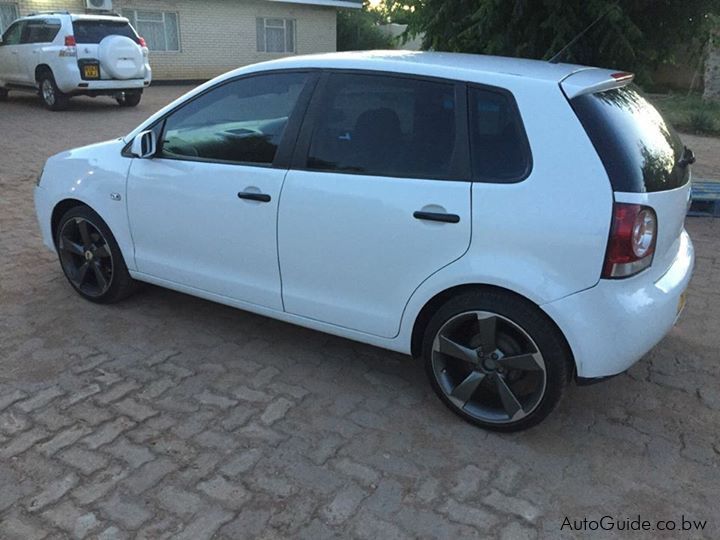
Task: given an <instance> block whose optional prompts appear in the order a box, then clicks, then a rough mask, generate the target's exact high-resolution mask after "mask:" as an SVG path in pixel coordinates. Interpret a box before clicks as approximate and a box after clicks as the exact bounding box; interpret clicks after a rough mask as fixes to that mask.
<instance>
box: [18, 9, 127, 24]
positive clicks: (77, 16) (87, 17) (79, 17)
mask: <svg viewBox="0 0 720 540" xmlns="http://www.w3.org/2000/svg"><path fill="white" fill-rule="evenodd" d="M57 17H70V19H71V20H73V21H119V22H130V21H129V20H128V18H127V17H122V16H120V15H93V14H90V13H69V12H67V11H39V12H37V13H30V14H29V15H26V16H24V17H20V18H19V19H18V20H25V19H48V18H57Z"/></svg>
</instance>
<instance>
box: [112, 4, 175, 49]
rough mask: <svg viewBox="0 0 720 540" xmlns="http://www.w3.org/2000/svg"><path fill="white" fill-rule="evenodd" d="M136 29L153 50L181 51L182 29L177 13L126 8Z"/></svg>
mask: <svg viewBox="0 0 720 540" xmlns="http://www.w3.org/2000/svg"><path fill="white" fill-rule="evenodd" d="M122 13H123V15H124V16H125V17H127V18H128V19H130V23H131V24H132V25H133V27H134V28H135V30H137V31H138V33H139V34H140V35H141V36H142V37H143V38H144V39H145V42H146V43H147V46H148V49H150V50H151V51H179V50H180V30H179V26H178V15H177V13H173V12H169V11H144V10H139V9H124V10H123V12H122Z"/></svg>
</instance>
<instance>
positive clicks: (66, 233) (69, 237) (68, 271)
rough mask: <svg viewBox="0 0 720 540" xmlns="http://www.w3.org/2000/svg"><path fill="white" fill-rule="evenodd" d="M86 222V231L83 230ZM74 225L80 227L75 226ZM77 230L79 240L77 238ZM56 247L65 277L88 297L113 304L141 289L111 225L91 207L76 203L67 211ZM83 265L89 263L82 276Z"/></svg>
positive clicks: (80, 293)
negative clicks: (75, 237) (138, 287)
mask: <svg viewBox="0 0 720 540" xmlns="http://www.w3.org/2000/svg"><path fill="white" fill-rule="evenodd" d="M83 223H85V226H84V228H85V233H83V232H82V230H81V225H82V224H83ZM74 227H75V228H77V231H74V230H73V228H74ZM75 232H77V241H74V239H73V234H74V233H75ZM83 235H85V240H83ZM55 247H56V249H57V252H58V258H59V260H60V266H61V268H62V270H63V273H64V274H65V277H66V278H67V280H68V282H69V283H70V285H71V286H72V288H73V289H75V291H77V293H78V294H79V295H80V296H82V297H83V298H85V299H86V300H89V301H91V302H96V303H98V304H112V303H114V302H119V301H120V300H122V299H124V298H127V297H128V296H130V295H131V294H132V293H133V292H135V290H136V289H137V282H136V281H135V280H134V279H132V277H130V274H129V272H128V269H127V265H126V264H125V259H124V258H123V256H122V252H121V251H120V247H119V246H118V244H117V242H116V240H115V237H114V236H113V234H112V232H111V231H110V228H109V227H108V226H107V224H106V223H105V222H104V221H103V220H102V218H101V217H100V216H99V215H98V214H97V212H95V211H94V210H92V209H91V208H89V207H87V206H76V207H74V208H71V209H70V210H68V211H67V212H65V214H64V215H63V216H62V218H60V221H59V223H58V225H57V229H56V231H55ZM88 252H90V253H89V254H88ZM108 260H109V268H108ZM83 266H86V267H85V269H84V274H82V276H83V277H82V278H81V277H80V276H81V272H82V271H83V270H82V267H83ZM98 272H99V274H98ZM103 279H104V280H105V283H103V282H102V280H103Z"/></svg>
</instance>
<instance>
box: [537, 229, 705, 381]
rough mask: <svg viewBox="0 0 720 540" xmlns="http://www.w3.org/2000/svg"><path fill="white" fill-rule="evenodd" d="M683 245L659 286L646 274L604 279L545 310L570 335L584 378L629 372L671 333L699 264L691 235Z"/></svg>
mask: <svg viewBox="0 0 720 540" xmlns="http://www.w3.org/2000/svg"><path fill="white" fill-rule="evenodd" d="M679 244H680V245H679V249H678V253H677V257H676V258H675V260H674V262H673V263H672V265H671V266H670V268H668V270H667V271H666V272H665V273H664V274H663V275H662V276H661V277H660V278H658V279H657V280H656V281H654V282H653V281H652V280H651V279H649V278H648V277H646V276H645V275H644V274H646V272H643V273H641V274H639V275H637V276H635V277H632V278H629V279H625V280H600V282H599V283H598V284H597V285H596V286H595V287H592V288H591V289H587V290H585V291H581V292H579V293H576V294H573V295H570V296H567V297H565V298H562V299H560V300H557V301H555V302H550V303H548V304H544V305H543V306H542V308H543V309H544V310H545V312H546V313H547V314H548V315H549V316H550V317H552V318H553V320H555V322H556V323H557V324H558V326H559V327H560V329H561V330H562V331H563V333H564V334H565V337H566V339H567V341H568V343H569V345H570V348H571V349H572V351H573V354H574V357H575V363H576V366H577V376H578V378H580V379H583V380H587V379H595V378H601V377H609V376H612V375H617V374H618V373H621V372H623V371H625V370H627V369H628V368H629V367H630V366H632V365H633V364H634V363H635V362H637V361H638V360H639V359H640V358H642V357H643V355H645V354H646V353H647V352H648V351H649V350H650V349H652V348H653V347H654V346H655V345H656V344H657V343H658V342H659V341H660V340H661V339H662V338H663V337H664V336H665V335H666V334H667V333H668V332H669V331H670V329H671V328H672V327H673V325H674V324H675V321H676V320H677V318H678V315H679V311H678V307H679V305H680V296H681V295H682V294H683V293H684V292H685V290H686V289H687V286H688V283H689V282H690V277H691V276H692V271H693V266H694V262H695V251H694V248H693V245H692V241H691V240H690V237H689V236H688V234H687V232H685V231H683V233H682V235H681V238H680V242H679ZM583 382H589V381H583Z"/></svg>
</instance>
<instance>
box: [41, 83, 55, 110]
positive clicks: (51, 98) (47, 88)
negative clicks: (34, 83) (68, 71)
mask: <svg viewBox="0 0 720 540" xmlns="http://www.w3.org/2000/svg"><path fill="white" fill-rule="evenodd" d="M41 90H42V95H43V99H44V100H45V103H47V104H48V105H49V106H51V107H52V106H53V105H55V89H54V88H53V85H52V82H51V81H50V79H44V80H43V82H42V88H41Z"/></svg>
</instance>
